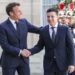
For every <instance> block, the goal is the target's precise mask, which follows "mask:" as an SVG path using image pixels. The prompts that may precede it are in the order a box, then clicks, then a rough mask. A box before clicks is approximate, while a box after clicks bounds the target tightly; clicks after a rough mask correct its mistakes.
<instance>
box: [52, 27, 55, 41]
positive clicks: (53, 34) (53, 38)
mask: <svg viewBox="0 0 75 75" xmlns="http://www.w3.org/2000/svg"><path fill="white" fill-rule="evenodd" d="M54 28H55V27H52V41H53V42H54V41H55V30H54Z"/></svg>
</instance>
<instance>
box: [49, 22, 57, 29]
mask: <svg viewBox="0 0 75 75" xmlns="http://www.w3.org/2000/svg"><path fill="white" fill-rule="evenodd" d="M57 27H58V22H57V23H56V24H55V26H54V28H57ZM49 28H52V26H51V25H50V24H49Z"/></svg>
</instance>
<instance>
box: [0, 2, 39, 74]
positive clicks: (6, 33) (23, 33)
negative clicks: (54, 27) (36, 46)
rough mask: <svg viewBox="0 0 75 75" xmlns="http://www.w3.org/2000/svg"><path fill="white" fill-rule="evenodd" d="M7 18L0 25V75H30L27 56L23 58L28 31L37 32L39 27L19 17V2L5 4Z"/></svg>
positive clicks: (20, 13)
mask: <svg viewBox="0 0 75 75" xmlns="http://www.w3.org/2000/svg"><path fill="white" fill-rule="evenodd" d="M6 12H7V14H8V16H9V18H8V19H7V20H6V21H4V22H3V23H1V25H0V45H1V47H2V49H3V53H2V57H1V66H2V75H15V71H16V70H17V72H18V74H19V75H30V69H29V58H25V49H26V48H27V34H28V32H32V33H39V30H40V28H37V27H35V26H33V25H31V24H30V23H29V22H28V21H27V20H26V19H21V15H22V12H21V9H20V4H19V3H16V2H13V3H10V4H8V5H7V7H6Z"/></svg>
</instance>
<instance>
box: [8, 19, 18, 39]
mask: <svg viewBox="0 0 75 75" xmlns="http://www.w3.org/2000/svg"><path fill="white" fill-rule="evenodd" d="M7 25H8V27H9V29H10V31H12V33H13V35H15V36H16V37H17V38H18V36H17V31H16V29H15V28H14V26H13V25H12V23H11V22H10V20H9V19H8V20H7Z"/></svg>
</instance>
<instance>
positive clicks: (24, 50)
mask: <svg viewBox="0 0 75 75" xmlns="http://www.w3.org/2000/svg"><path fill="white" fill-rule="evenodd" d="M20 55H22V56H23V57H29V56H30V55H31V52H30V51H29V50H27V49H23V50H20Z"/></svg>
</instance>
